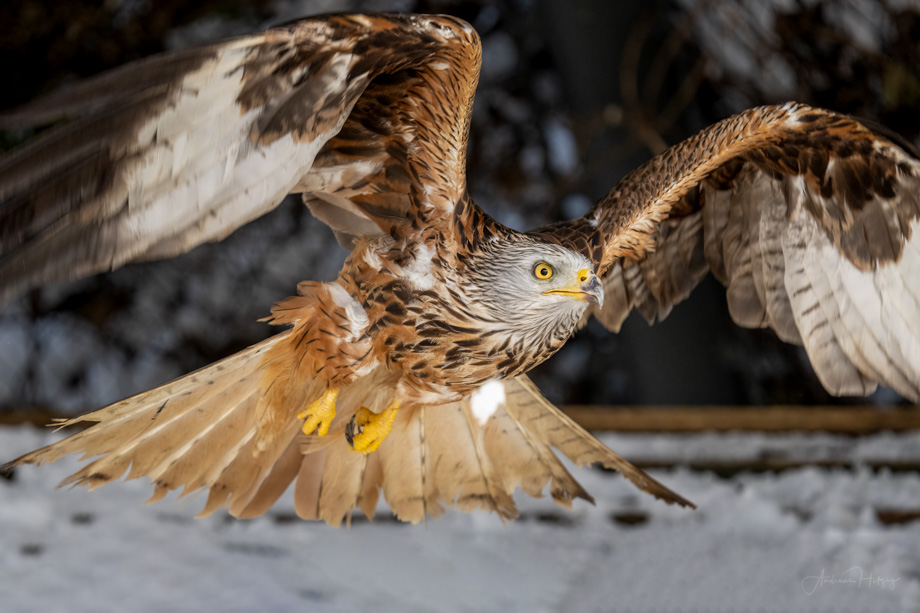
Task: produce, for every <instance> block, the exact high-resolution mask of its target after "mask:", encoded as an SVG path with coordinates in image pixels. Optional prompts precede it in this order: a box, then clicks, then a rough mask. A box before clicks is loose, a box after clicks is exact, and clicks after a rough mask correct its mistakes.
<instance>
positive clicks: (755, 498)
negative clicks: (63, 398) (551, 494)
mask: <svg viewBox="0 0 920 613" xmlns="http://www.w3.org/2000/svg"><path fill="white" fill-rule="evenodd" d="M48 439H49V434H48V433H47V432H39V431H38V430H36V429H34V428H32V427H25V426H24V427H21V428H19V429H12V428H9V429H5V430H4V429H0V448H2V449H5V450H7V449H8V450H9V451H10V452H11V453H13V454H17V453H21V452H25V451H27V450H29V449H31V448H33V447H35V446H37V445H39V444H43V443H45V442H47V441H48ZM602 440H603V441H604V442H605V443H607V444H608V445H610V446H611V447H613V448H614V449H617V450H618V451H620V452H621V453H623V454H625V455H626V456H627V457H631V458H636V459H638V458H643V457H644V458H647V459H649V460H653V459H655V458H656V457H657V458H659V459H660V458H670V457H671V456H672V452H673V450H674V449H676V448H679V449H682V450H684V451H683V455H684V457H685V458H686V459H702V460H707V461H711V460H713V459H714V456H713V454H716V457H718V458H721V459H723V460H726V461H727V460H732V459H734V460H738V459H741V458H750V457H751V456H752V455H757V454H758V453H761V452H763V451H765V450H767V451H769V452H771V453H774V454H777V453H785V454H791V455H792V456H796V455H798V457H801V458H809V457H811V458H812V459H815V458H820V457H825V458H826V457H833V458H835V459H847V458H849V460H850V461H852V467H851V468H849V469H837V470H830V471H829V470H819V469H817V468H811V467H805V468H800V469H795V470H788V471H784V472H781V473H763V474H754V473H739V474H736V475H733V476H730V477H726V478H720V477H717V476H715V475H714V474H713V473H712V472H700V471H690V470H687V469H682V468H678V469H676V470H671V471H654V472H653V474H654V476H655V477H656V478H658V479H661V480H663V481H664V482H665V483H666V484H668V485H669V486H670V487H672V488H674V489H676V490H677V491H678V492H680V493H682V494H684V495H687V496H688V497H690V498H691V499H692V500H693V501H694V502H695V503H696V504H697V505H698V506H699V509H698V510H697V511H688V510H684V509H679V508H673V507H668V506H666V505H664V504H662V503H660V502H657V501H655V500H653V499H651V498H650V497H648V496H645V495H642V494H639V493H638V492H636V490H635V489H634V488H632V487H631V486H630V485H629V484H628V483H627V482H626V481H625V480H624V479H622V478H620V477H619V476H617V475H615V474H612V473H605V472H601V471H596V470H592V471H578V472H576V473H575V474H576V476H577V477H578V478H579V479H580V480H581V482H582V484H583V485H584V486H585V487H587V489H588V490H589V491H590V492H591V493H592V494H593V495H594V496H595V498H596V500H597V504H596V506H591V505H589V504H587V503H585V502H583V501H578V502H576V504H575V507H574V509H573V510H572V511H565V510H563V509H559V508H557V507H555V505H554V504H553V503H552V502H551V501H550V500H548V499H545V498H544V499H539V500H534V499H529V498H523V497H521V498H519V500H518V502H519V506H520V509H521V517H520V518H519V519H518V520H517V521H515V522H512V523H510V524H507V525H503V524H502V522H501V521H500V520H499V519H498V517H496V516H495V515H487V514H484V513H479V514H473V515H465V514H459V513H453V512H450V513H448V514H447V515H446V516H444V517H442V518H440V519H438V520H433V521H431V522H429V523H428V525H416V526H413V525H409V524H401V523H399V522H397V521H395V520H393V519H392V516H391V515H389V514H388V512H387V511H386V509H385V508H384V507H383V505H381V507H380V508H379V509H378V511H379V513H380V515H379V516H378V517H377V519H376V520H375V521H374V522H373V523H370V524H369V523H368V522H367V521H364V520H363V518H362V516H361V514H360V513H357V514H356V516H355V518H354V520H353V522H352V525H351V528H349V529H338V530H335V529H331V528H329V527H328V526H326V525H324V524H317V523H305V522H303V521H300V520H299V519H297V517H296V515H295V514H294V507H293V501H292V500H291V498H290V497H289V496H286V497H284V498H282V499H281V501H279V503H277V504H276V505H275V507H274V508H273V509H272V510H271V511H270V512H269V513H268V514H267V515H265V516H263V517H260V518H257V519H255V520H249V521H237V520H233V519H232V518H229V517H227V516H222V515H220V514H218V515H216V516H213V517H210V518H207V519H204V520H194V519H192V518H193V516H194V515H195V513H196V512H197V511H198V510H199V509H200V507H201V505H202V504H203V498H198V499H197V500H196V499H192V500H188V499H186V500H182V501H175V500H171V499H167V500H166V501H163V502H159V503H157V504H155V505H150V506H146V507H145V506H143V505H142V504H141V503H142V502H143V501H144V500H145V499H146V498H147V497H148V496H149V489H150V488H149V486H148V484H146V483H143V482H141V481H132V482H129V483H118V484H115V485H109V486H106V487H103V488H102V489H100V490H97V491H95V492H92V493H89V492H86V491H85V490H84V489H83V488H80V489H74V490H70V491H55V490H54V489H53V486H54V484H55V483H56V482H57V481H58V480H60V479H61V478H63V477H64V476H66V475H67V474H68V473H69V471H71V470H72V468H73V466H74V464H73V463H67V462H62V463H60V464H55V465H51V466H48V467H43V468H41V469H36V468H34V467H29V468H25V469H21V470H18V471H17V473H16V475H17V476H16V479H15V480H14V481H12V482H9V483H5V484H0V526H2V529H0V603H2V607H0V608H2V610H3V611H4V612H11V611H17V612H18V611H58V610H68V611H113V612H115V611H126V610H130V611H293V610H303V611H357V610H363V611H394V612H395V611H532V612H542V611H558V612H568V611H680V612H690V611H784V612H793V611H836V612H838V613H839V612H844V611H854V612H856V611H859V612H862V611H874V612H883V611H920V531H918V530H917V527H916V524H915V523H914V524H911V523H903V524H891V523H885V521H883V520H885V519H886V515H885V511H886V510H888V509H891V508H904V507H907V508H914V509H916V508H917V505H918V501H920V476H918V474H917V473H916V472H892V471H889V470H882V471H880V472H873V471H871V470H870V469H868V468H867V467H866V462H867V461H868V460H870V459H871V460H873V461H875V462H879V461H883V460H889V461H892V460H896V459H898V458H899V457H903V456H904V455H907V456H909V457H913V458H916V454H917V449H918V446H920V435H918V434H912V435H898V436H895V435H878V436H877V437H870V438H867V439H864V440H863V441H862V442H861V443H860V444H854V443H853V440H852V439H850V438H843V437H830V436H822V437H804V436H793V435H790V436H783V437H777V436H774V437H764V436H763V435H752V436H739V435H706V436H703V437H701V438H699V439H698V438H697V437H694V436H690V437H685V436H682V437H662V436H661V435H658V436H655V437H651V440H650V439H649V438H648V437H645V436H638V435H637V436H622V435H621V436H614V435H604V436H603V437H602ZM886 521H891V520H890V519H889V520H886ZM822 573H823V576H825V577H826V578H827V579H828V581H825V582H821V581H820V579H818V578H819V577H821V576H822ZM832 578H833V580H834V581H835V582H834V583H831V582H830V580H831V579H832Z"/></svg>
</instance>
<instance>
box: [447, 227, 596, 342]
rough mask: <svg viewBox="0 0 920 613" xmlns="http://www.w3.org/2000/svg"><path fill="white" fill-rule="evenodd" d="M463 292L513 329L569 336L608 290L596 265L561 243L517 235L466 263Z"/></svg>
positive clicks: (497, 243) (488, 248)
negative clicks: (595, 267)
mask: <svg viewBox="0 0 920 613" xmlns="http://www.w3.org/2000/svg"><path fill="white" fill-rule="evenodd" d="M467 273H468V274H467V280H468V281H470V282H471V287H468V288H465V290H466V291H465V293H467V294H468V295H470V296H471V298H473V299H475V300H477V301H478V302H480V303H482V305H483V306H484V307H485V308H486V309H488V310H489V311H490V313H489V314H490V315H491V318H493V319H495V320H496V321H498V322H499V323H506V324H508V326H509V327H510V328H517V329H519V330H526V331H530V332H539V333H541V334H545V333H549V334H553V335H558V334H565V335H566V337H567V336H568V335H569V334H571V332H572V331H574V329H575V326H576V325H577V323H578V321H579V320H580V319H581V316H582V315H583V314H584V312H585V309H586V308H587V307H588V306H589V305H591V304H598V305H600V304H603V301H604V291H603V287H602V285H601V283H600V281H599V280H598V278H597V275H596V274H595V272H594V266H593V264H592V263H591V262H590V261H589V260H588V259H587V258H586V257H585V256H583V255H582V254H580V253H578V252H576V251H572V250H571V249H568V248H566V247H563V246H561V245H556V244H552V243H545V242H541V241H538V240H535V239H532V238H530V237H527V236H522V235H519V236H518V237H514V238H512V239H511V240H501V241H495V242H493V243H491V244H490V245H489V246H488V247H487V248H485V249H483V250H482V251H480V252H479V253H477V254H475V255H474V256H473V257H472V258H470V260H469V261H468V262H467Z"/></svg>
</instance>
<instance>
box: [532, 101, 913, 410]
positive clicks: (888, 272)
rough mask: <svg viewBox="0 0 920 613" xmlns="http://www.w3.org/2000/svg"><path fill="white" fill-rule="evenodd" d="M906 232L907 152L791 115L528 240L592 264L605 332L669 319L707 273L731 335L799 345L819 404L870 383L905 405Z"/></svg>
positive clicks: (670, 155)
mask: <svg viewBox="0 0 920 613" xmlns="http://www.w3.org/2000/svg"><path fill="white" fill-rule="evenodd" d="M700 214H701V215H702V223H700V220H699V218H698V216H699V215H700ZM918 227H920V158H918V157H917V152H916V150H915V149H914V148H913V147H911V146H910V145H908V144H905V143H903V142H902V141H901V139H898V138H895V137H892V136H891V135H889V134H888V133H886V132H884V131H883V130H880V129H877V128H873V127H871V126H869V125H867V124H863V123H860V122H859V121H857V120H855V119H852V118H849V117H845V116H841V115H837V114H834V113H832V112H829V111H823V110H820V109H814V108H811V107H807V106H805V105H800V104H795V103H788V104H785V105H782V106H773V107H761V108H757V109H751V110H749V111H746V112H744V113H742V114H740V115H737V116H735V117H731V118H729V119H726V120H724V121H722V122H720V123H718V124H715V125H713V126H711V127H709V128H707V129H706V130H703V131H702V132H701V133H700V134H698V135H696V136H694V137H692V138H690V139H687V140H686V141H684V142H683V143H680V144H678V145H676V146H675V147H672V148H671V149H669V150H667V151H665V152H663V153H662V154H660V155H658V156H656V157H655V158H653V159H652V160H651V161H650V162H648V163H647V164H646V165H645V166H643V167H641V168H639V169H638V170H636V171H635V172H634V173H632V174H630V175H629V176H627V177H626V178H625V179H624V180H623V181H621V182H620V184H619V185H617V186H616V187H615V188H614V189H613V190H611V192H610V194H609V195H608V196H607V197H606V198H605V199H604V200H602V201H601V202H600V203H599V204H598V205H597V206H596V207H595V208H594V209H592V211H590V212H589V213H588V214H587V215H586V216H585V217H584V218H582V219H579V220H574V221H572V222H568V223H563V224H555V225H554V226H550V227H548V228H545V229H542V230H537V231H536V232H537V233H538V234H541V235H543V236H546V237H549V238H552V239H553V240H556V241H559V242H562V243H564V244H568V245H570V246H572V247H573V248H576V249H580V250H581V251H583V252H584V253H585V254H586V255H588V256H589V257H591V258H593V259H594V261H595V262H596V263H597V266H598V269H599V270H600V271H601V273H602V274H604V275H605V288H606V300H605V306H604V310H603V311H597V310H596V309H595V311H594V313H595V314H596V315H597V316H598V317H599V318H600V319H601V321H602V322H603V323H604V324H605V325H607V326H608V327H609V328H611V329H614V330H616V329H618V328H619V326H620V324H621V323H622V321H623V319H624V318H625V317H626V315H627V314H628V312H629V310H630V309H632V308H636V309H637V310H639V311H640V312H641V313H642V315H643V316H644V317H645V318H646V319H648V320H649V321H650V322H652V321H654V320H655V319H660V318H661V317H663V316H665V315H667V313H668V312H669V310H670V308H671V307H672V306H673V304H675V303H676V302H679V301H680V300H682V299H683V298H684V297H686V295H687V294H688V293H689V291H690V289H691V288H692V286H694V285H696V283H697V282H698V281H699V280H700V279H701V278H702V277H703V276H704V275H705V273H706V272H707V271H708V270H711V271H712V272H713V274H714V275H715V276H716V278H717V279H718V280H719V281H721V282H722V283H723V284H725V285H726V288H727V300H728V306H729V312H730V314H731V316H732V318H733V319H734V321H735V322H736V323H738V324H740V325H742V326H745V327H750V328H759V327H769V328H772V329H773V330H774V331H775V332H776V333H777V335H778V336H779V337H780V338H781V339H782V340H784V341H787V342H790V343H796V344H802V345H804V347H805V350H806V352H807V354H808V356H809V359H810V360H811V363H812V365H813V366H814V368H815V371H816V373H817V375H818V378H819V379H820V380H821V382H822V384H823V385H824V386H825V388H826V389H827V390H828V391H829V392H831V393H832V394H836V395H850V394H868V393H871V392H872V391H873V390H874V389H875V388H876V385H877V384H878V383H881V384H884V385H887V386H889V387H892V388H893V389H895V390H896V391H898V393H900V394H901V395H903V396H905V397H906V398H909V399H911V400H913V401H918V400H920V360H918V356H920V353H918V352H920V338H918V333H917V329H918V327H920V324H918V323H917V322H918V321H920V319H918V304H920V302H918V299H917V297H918V295H920V276H918V274H917V265H918V260H917V257H916V256H917V254H918V249H920V236H918V233H917V229H918ZM697 249H702V255H703V257H702V258H701V259H700V260H698V262H699V265H698V266H686V265H685V264H684V262H685V261H686V257H687V254H688V253H697V251H695V250H697ZM690 261H697V260H693V259H692V258H691V260H690ZM624 290H625V291H624Z"/></svg>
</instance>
